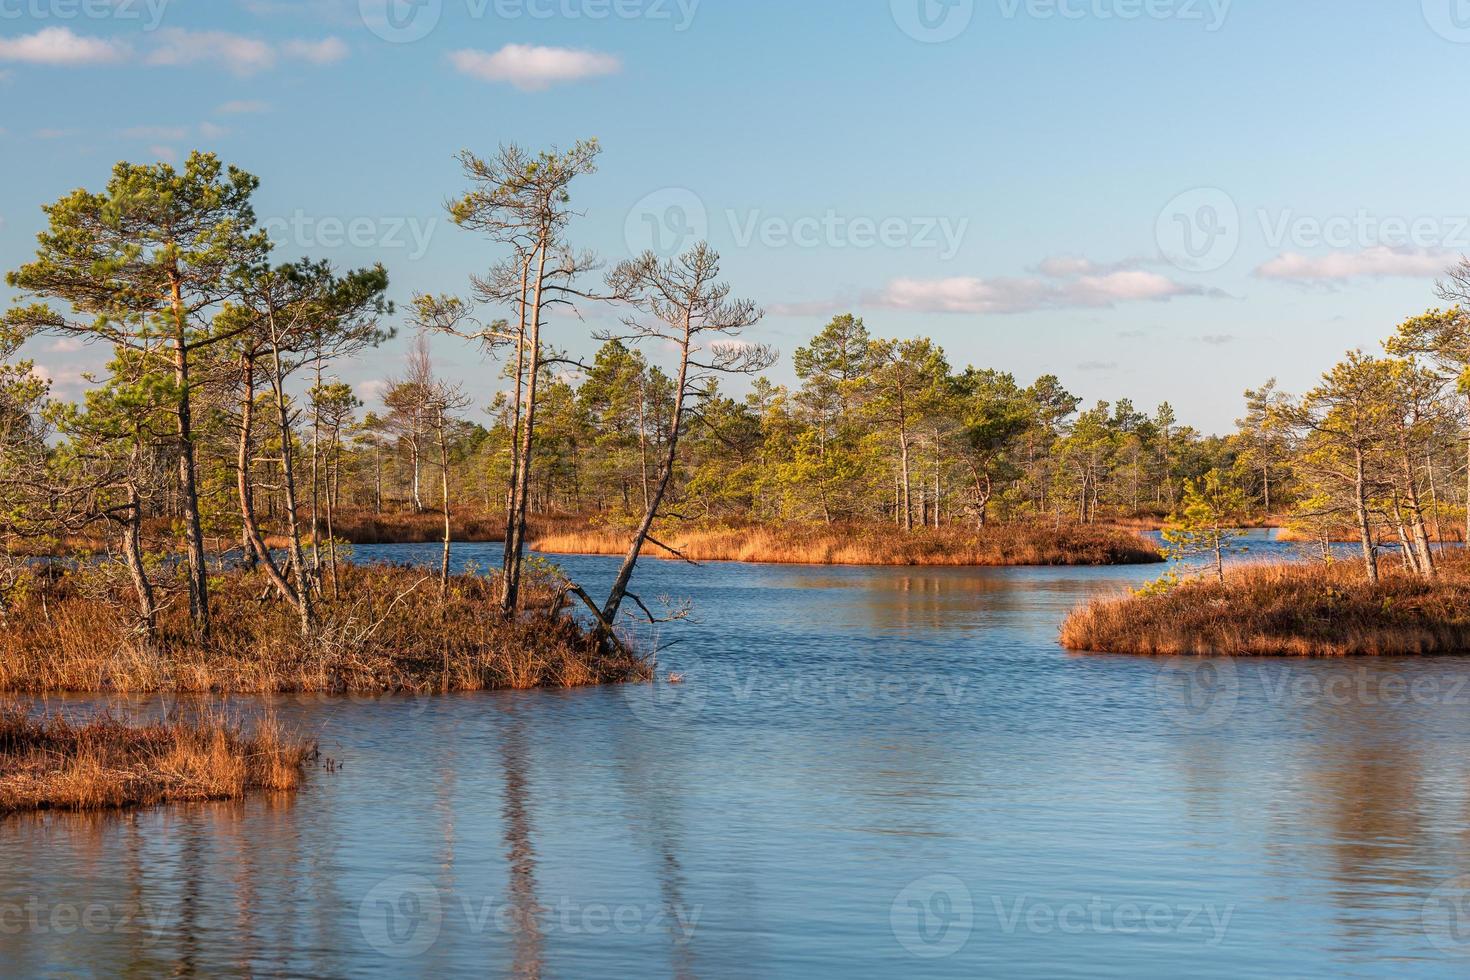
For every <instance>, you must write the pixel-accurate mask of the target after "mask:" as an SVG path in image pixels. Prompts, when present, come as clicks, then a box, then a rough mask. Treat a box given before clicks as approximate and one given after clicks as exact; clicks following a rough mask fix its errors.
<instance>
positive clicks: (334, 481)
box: [326, 428, 342, 599]
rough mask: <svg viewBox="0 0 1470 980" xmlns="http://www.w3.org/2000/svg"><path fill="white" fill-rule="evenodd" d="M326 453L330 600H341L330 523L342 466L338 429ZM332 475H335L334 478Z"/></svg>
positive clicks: (340, 436) (332, 527)
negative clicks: (330, 579) (330, 575)
mask: <svg viewBox="0 0 1470 980" xmlns="http://www.w3.org/2000/svg"><path fill="white" fill-rule="evenodd" d="M327 452H328V456H327V458H326V471H327V474H326V475H327V486H326V490H327V492H326V500H327V567H328V568H329V569H331V571H332V598H333V599H340V598H342V579H341V576H340V575H339V574H338V570H337V529H336V527H335V526H333V523H332V521H333V518H334V517H335V512H336V508H337V490H338V489H339V488H340V486H341V474H340V472H339V471H340V469H341V466H342V461H341V454H342V434H341V431H340V430H339V429H336V428H334V429H333V430H332V438H331V441H330V442H328V443H327ZM334 473H336V474H337V475H336V477H335V478H334V477H333V474H334Z"/></svg>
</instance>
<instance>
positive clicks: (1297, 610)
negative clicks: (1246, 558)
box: [1061, 554, 1470, 657]
mask: <svg viewBox="0 0 1470 980" xmlns="http://www.w3.org/2000/svg"><path fill="white" fill-rule="evenodd" d="M1384 566H1385V567H1384V572H1383V578H1382V581H1381V582H1380V584H1379V585H1378V586H1376V587H1374V586H1371V585H1369V584H1368V582H1367V578H1366V576H1365V575H1364V572H1363V568H1362V566H1361V565H1359V564H1357V563H1354V562H1347V561H1342V562H1336V563H1333V564H1331V565H1324V564H1286V565H1275V564H1273V565H1264V564H1263V565H1246V566H1243V567H1240V568H1237V569H1235V570H1232V571H1230V572H1228V573H1227V574H1226V578H1225V583H1224V584H1223V585H1222V584H1220V583H1219V582H1218V581H1216V580H1214V579H1213V578H1211V579H1203V580H1200V581H1195V582H1188V583H1185V584H1183V585H1180V586H1178V587H1176V588H1174V589H1172V590H1170V591H1168V592H1165V593H1162V594H1149V595H1128V596H1122V597H1110V598H1101V599H1097V600H1094V601H1093V602H1091V603H1088V604H1087V605H1084V606H1082V607H1080V608H1079V609H1077V610H1075V611H1074V612H1073V613H1072V615H1071V616H1069V617H1068V619H1067V621H1066V622H1065V623H1064V624H1063V626H1062V633H1061V640H1062V645H1063V646H1065V647H1066V648H1067V649H1069V650H1076V651H1085V652H1093V653H1121V654H1140V655H1146V656H1147V655H1164V656H1179V655H1184V656H1262V657H1274V656H1291V657H1353V656H1369V657H1388V656H1418V655H1426V654H1465V653H1470V556H1467V555H1464V554H1449V555H1445V556H1443V557H1442V558H1441V568H1440V576H1439V578H1437V579H1435V580H1433V581H1430V580H1426V579H1423V578H1419V577H1417V576H1412V575H1409V574H1408V573H1406V572H1404V571H1402V570H1400V569H1398V568H1390V567H1388V563H1387V562H1385V563H1384Z"/></svg>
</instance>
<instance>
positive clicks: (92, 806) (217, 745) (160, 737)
mask: <svg viewBox="0 0 1470 980" xmlns="http://www.w3.org/2000/svg"><path fill="white" fill-rule="evenodd" d="M311 752H312V748H311V747H310V746H308V745H306V744H305V743H303V742H299V741H296V740H293V739H290V738H288V737H287V736H285V735H284V734H283V733H282V731H281V729H280V728H279V727H278V725H277V724H276V723H275V722H274V721H269V720H267V721H262V722H260V723H258V724H257V725H256V726H255V727H254V729H253V730H252V731H250V732H248V733H247V732H246V731H245V730H244V729H242V728H240V727H238V726H234V725H230V724H226V723H224V722H219V721H207V722H190V723H186V722H182V721H175V722H169V723H166V724H156V725H149V726H143V727H134V726H130V725H127V724H124V723H123V722H121V721H117V720H115V719H113V718H109V717H104V718H99V719H96V720H93V721H90V722H87V723H85V724H76V723H73V722H70V721H67V720H65V719H62V718H44V719H37V718H31V717H28V716H27V715H26V713H25V712H22V711H17V710H9V711H4V712H0V814H3V813H13V812H18V811H26V810H103V809H115V808H119V807H138V806H155V805H158V804H161V803H180V802H204V801H210V800H235V799H240V798H241V797H243V796H245V795H246V794H247V793H252V792H260V791H285V790H293V789H295V788H296V787H297V786H298V785H299V784H300V782H301V778H302V769H303V766H304V765H305V762H306V759H307V757H308V756H309V755H310V753H311Z"/></svg>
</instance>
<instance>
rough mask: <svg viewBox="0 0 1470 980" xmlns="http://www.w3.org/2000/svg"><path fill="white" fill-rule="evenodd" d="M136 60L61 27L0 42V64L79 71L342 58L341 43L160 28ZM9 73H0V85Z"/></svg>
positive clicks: (254, 67)
mask: <svg viewBox="0 0 1470 980" xmlns="http://www.w3.org/2000/svg"><path fill="white" fill-rule="evenodd" d="M147 37H148V38H149V41H148V43H147V44H146V45H144V50H143V51H142V53H141V55H139V54H136V53H135V52H134V50H133V47H132V46H131V45H129V44H127V43H126V42H123V41H115V40H110V39H106V38H98V37H85V36H83V35H80V34H76V33H74V32H72V31H71V30H70V29H69V28H65V27H48V28H45V29H44V30H40V31H37V32H36V33H35V34H24V35H21V36H19V37H10V38H4V37H0V62H7V61H8V62H20V63H24V64H32V65H52V66H59V67H80V66H87V65H115V64H121V63H139V64H144V65H150V66H155V67H177V66H183V65H198V64H204V65H219V66H222V67H224V68H226V69H227V70H229V71H231V72H234V73H235V74H237V75H253V74H255V73H257V72H261V71H266V70H268V69H270V68H273V67H275V65H276V63H277V62H278V61H279V60H280V59H281V58H289V59H293V60H297V61H304V62H307V63H308V64H314V65H330V64H335V63H336V62H339V61H342V60H343V59H344V58H346V57H347V55H348V53H349V52H348V47H347V44H346V42H345V41H343V40H342V39H341V38H338V37H327V38H323V39H322V40H319V41H308V40H300V39H296V40H290V41H284V42H282V43H281V44H279V45H275V44H272V43H271V42H269V41H263V40H261V39H259V38H254V37H247V36H245V35H243V34H232V33H230V32H229V31H195V30H187V29H184V28H180V27H171V28H166V29H164V30H161V31H157V32H153V33H150V34H148V35H147ZM9 77H10V75H9V72H3V73H0V81H3V80H5V79H8V78H9ZM226 105H227V106H233V107H236V108H235V111H240V112H245V111H262V110H261V108H260V106H261V104H260V103H254V102H237V103H226Z"/></svg>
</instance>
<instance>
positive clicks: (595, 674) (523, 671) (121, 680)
mask: <svg viewBox="0 0 1470 980" xmlns="http://www.w3.org/2000/svg"><path fill="white" fill-rule="evenodd" d="M211 586H212V596H213V602H212V608H213V612H214V632H213V636H212V638H211V640H210V642H209V644H208V645H201V644H200V643H198V642H197V641H196V640H195V638H194V634H193V631H192V628H191V626H190V622H189V617H188V609H187V603H186V602H185V601H183V598H182V596H180V595H179V591H180V589H178V588H174V589H172V590H171V593H172V601H171V602H170V603H169V604H168V606H167V607H166V608H165V610H164V612H163V613H162V614H161V616H160V618H159V624H158V635H157V639H156V641H155V642H154V643H152V644H149V643H146V642H144V639H143V638H142V636H140V634H139V631H138V630H137V628H136V623H135V622H134V617H133V616H132V614H131V605H130V603H131V599H130V596H129V593H128V591H127V589H126V587H125V586H123V585H122V584H120V583H105V582H99V581H98V579H97V577H96V576H95V575H94V574H93V573H91V572H86V571H82V572H73V573H69V574H65V575H63V576H62V577H61V578H59V579H58V580H57V581H55V582H53V583H51V584H49V585H48V586H47V587H46V589H45V590H44V591H40V592H38V594H36V595H33V596H30V597H29V598H28V599H27V600H26V601H25V603H24V604H23V605H21V606H20V607H19V608H17V609H13V610H11V611H10V612H9V613H8V614H7V615H6V617H5V624H4V628H3V629H0V691H10V692H26V693H46V692H89V693H90V692H108V691H116V692H121V693H153V692H161V691H168V692H178V693H213V694H279V693H303V692H305V693H320V694H328V695H335V694H390V693H440V692H459V691H485V690H496V689H516V690H525V689H530V688H539V687H554V688H570V687H581V686H585V685H592V684H606V683H621V682H627V681H641V680H646V679H647V678H648V677H649V676H650V673H651V668H650V666H649V665H648V664H647V663H646V662H644V661H642V660H640V659H638V658H636V657H635V656H633V655H631V654H628V653H624V652H621V651H618V650H608V649H607V648H606V645H604V644H601V643H599V642H598V640H597V638H596V637H594V636H593V635H592V634H591V633H590V632H589V631H587V630H585V629H583V628H582V627H581V626H580V625H579V624H578V623H577V622H575V621H574V620H572V619H571V618H570V617H567V616H565V615H562V614H561V612H560V610H555V609H551V608H549V606H550V605H552V604H553V602H554V601H553V599H552V598H551V597H550V594H549V593H547V594H546V596H545V597H544V599H542V597H540V596H536V597H535V598H536V599H537V600H538V601H542V602H544V604H545V606H546V607H547V608H544V609H541V610H539V611H530V612H525V613H523V614H522V615H521V616H519V617H516V618H514V619H509V620H508V619H506V618H504V617H502V616H501V615H500V614H499V604H498V601H497V597H496V595H495V591H496V590H495V585H494V582H493V581H492V580H490V579H486V578H482V577H478V576H460V577H456V578H454V579H453V580H452V582H451V588H450V590H449V595H448V597H447V599H446V600H445V601H444V602H442V603H441V602H440V599H439V583H438V580H437V577H436V576H434V575H432V574H429V573H426V572H424V571H423V570H422V569H413V568H406V567H397V566H386V565H377V566H357V565H344V566H343V567H342V568H341V580H340V598H334V597H333V596H334V594H335V592H334V589H333V588H332V587H331V585H330V584H328V585H326V586H325V587H324V589H323V592H322V594H320V595H319V596H318V597H317V600H316V601H317V606H318V612H319V616H320V620H321V622H320V627H319V629H318V631H317V634H316V635H315V636H314V637H313V638H312V639H311V640H310V641H309V642H308V641H305V640H303V639H302V636H301V630H300V623H299V620H298V619H297V617H296V613H295V610H294V608H292V607H291V606H290V605H288V604H286V603H284V602H281V601H279V600H277V599H276V598H275V597H274V595H273V594H272V593H271V591H270V588H269V585H268V583H267V582H266V580H265V578H264V576H263V574H260V573H248V572H244V571H233V572H228V573H225V574H221V575H217V576H214V577H212V580H211ZM533 591H535V590H533ZM540 591H542V592H545V591H546V590H545V589H544V587H543V588H541V589H540Z"/></svg>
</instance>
